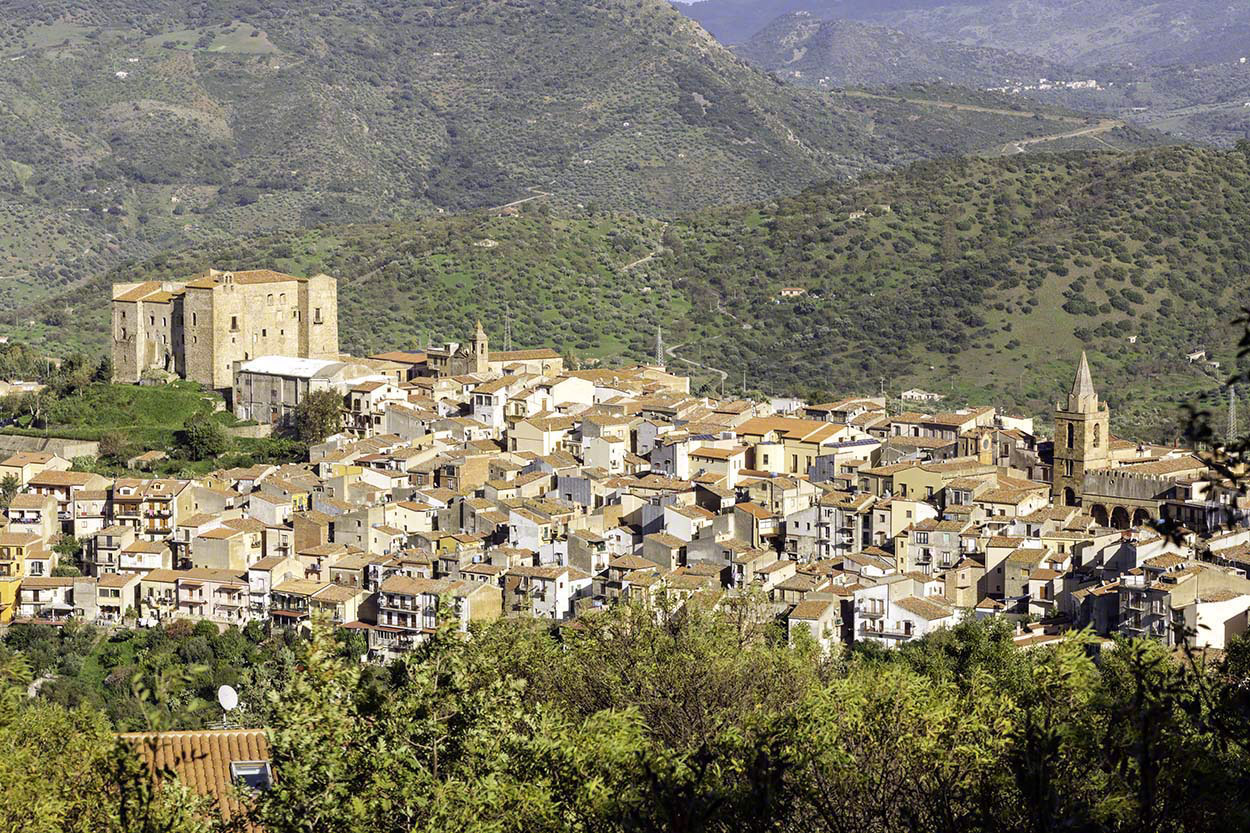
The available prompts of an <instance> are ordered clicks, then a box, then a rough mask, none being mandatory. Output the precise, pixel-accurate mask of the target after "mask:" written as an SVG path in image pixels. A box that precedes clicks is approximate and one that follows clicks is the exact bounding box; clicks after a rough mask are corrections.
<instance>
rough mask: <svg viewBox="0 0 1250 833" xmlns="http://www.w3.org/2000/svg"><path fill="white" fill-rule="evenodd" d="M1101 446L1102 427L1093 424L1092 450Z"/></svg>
mask: <svg viewBox="0 0 1250 833" xmlns="http://www.w3.org/2000/svg"><path fill="white" fill-rule="evenodd" d="M1101 444H1102V425H1100V424H1099V423H1097V422H1095V423H1094V448H1098V446H1100V445H1101Z"/></svg>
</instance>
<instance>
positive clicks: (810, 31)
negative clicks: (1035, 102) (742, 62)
mask: <svg viewBox="0 0 1250 833" xmlns="http://www.w3.org/2000/svg"><path fill="white" fill-rule="evenodd" d="M734 51H735V52H736V53H737V54H739V55H741V56H742V57H743V58H746V59H747V60H748V61H750V62H751V63H753V64H755V65H756V66H760V67H763V68H765V69H768V70H772V71H776V72H782V73H783V74H786V75H788V76H791V77H796V78H800V79H802V80H804V81H806V82H808V83H819V84H827V85H829V86H834V87H847V86H866V87H874V86H882V85H888V84H906V83H914V82H927V81H934V80H941V81H946V82H948V83H951V84H956V85H960V86H967V87H973V88H985V87H994V86H1005V85H1009V84H1012V83H1020V82H1021V81H1030V82H1032V83H1036V82H1037V80H1038V79H1040V78H1056V77H1068V75H1069V74H1070V72H1071V71H1070V70H1068V69H1067V68H1066V67H1061V66H1059V65H1057V64H1054V63H1052V62H1050V61H1047V60H1045V59H1042V58H1037V57H1035V56H1031V55H1022V54H1019V53H1013V52H1007V51H1005V50H1001V49H989V48H985V47H977V46H965V45H963V44H958V43H947V42H939V41H932V40H927V39H925V38H921V37H917V36H915V35H912V34H908V33H906V32H901V31H899V30H897V29H889V28H886V27H883V26H872V25H869V24H865V23H859V22H856V21H851V20H822V19H820V18H818V17H816V16H814V15H812V14H811V13H809V12H794V13H793V14H788V15H783V16H782V17H779V18H777V19H776V20H774V21H773V22H772V23H770V24H769V25H767V26H765V27H764V28H763V29H761V30H760V31H759V32H757V33H756V34H755V35H754V36H753V37H752V38H751V39H750V40H749V41H747V42H746V43H744V44H741V45H739V46H735V47H734Z"/></svg>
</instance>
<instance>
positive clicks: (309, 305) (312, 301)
mask: <svg viewBox="0 0 1250 833" xmlns="http://www.w3.org/2000/svg"><path fill="white" fill-rule="evenodd" d="M300 289H301V291H302V293H303V296H304V297H303V299H302V300H301V304H300V306H301V309H302V311H303V321H304V322H305V324H304V326H303V327H302V328H301V333H300V338H301V344H300V347H301V348H302V350H303V352H302V353H300V354H299V355H301V356H306V357H307V358H310V359H337V358H338V357H339V300H338V281H336V280H335V279H334V278H332V277H330V276H329V275H314V276H313V277H311V278H309V279H308V280H307V281H305V282H304V283H302V284H301V285H300Z"/></svg>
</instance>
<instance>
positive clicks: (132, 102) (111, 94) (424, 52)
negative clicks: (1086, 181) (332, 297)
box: [0, 0, 1063, 309]
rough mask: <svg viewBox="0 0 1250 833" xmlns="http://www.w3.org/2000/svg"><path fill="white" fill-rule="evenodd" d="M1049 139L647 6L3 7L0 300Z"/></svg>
mask: <svg viewBox="0 0 1250 833" xmlns="http://www.w3.org/2000/svg"><path fill="white" fill-rule="evenodd" d="M995 106H996V107H998V108H1000V109H1001V108H1009V107H1010V106H1011V105H1010V102H1005V101H1004V102H998V103H997V104H996V105H995ZM1062 126H1063V125H1062V124H1061V123H1059V122H1048V121H1047V120H1046V119H1042V120H1041V121H1036V122H1035V121H1030V120H1028V119H1022V118H1019V117H1018V116H1012V115H1011V114H1010V113H1008V114H1007V115H1003V114H1002V113H997V114H995V113H991V112H980V113H976V112H972V111H965V112H959V111H953V110H947V109H943V108H937V107H932V106H916V105H912V104H906V103H899V102H898V101H896V100H894V99H892V98H883V99H871V98H864V97H852V96H848V95H835V94H829V93H821V92H817V91H812V90H801V89H796V88H794V87H792V86H790V85H783V84H779V83H778V82H777V81H776V80H775V79H773V78H771V77H769V76H768V75H767V74H766V73H764V72H762V71H760V70H758V69H756V68H754V67H751V66H749V65H747V64H746V63H745V62H744V61H742V60H741V59H739V58H738V57H736V56H734V55H733V54H732V53H731V52H729V51H728V50H727V49H726V48H724V47H723V46H722V45H720V44H719V43H717V42H716V41H715V40H714V39H712V38H711V37H710V36H708V34H707V33H706V32H705V31H703V30H702V29H701V28H699V27H698V26H696V25H694V24H693V23H691V22H690V21H689V20H687V19H686V18H685V17H683V16H681V15H680V14H679V13H678V12H677V11H675V10H674V9H673V8H672V7H671V6H670V5H669V4H667V3H665V2H662V0H421V1H420V2H407V0H371V2H369V3H358V2H351V0H274V2H266V3H257V2H254V0H204V1H203V2H192V0H90V2H86V0H55V2H36V1H35V0H11V2H8V3H6V5H5V12H4V14H3V15H0V193H3V195H4V199H3V200H0V276H4V277H6V278H10V279H9V280H5V281H3V282H0V306H5V307H7V308H14V307H21V308H35V309H38V308H39V305H40V301H41V299H42V298H43V297H44V296H45V295H46V293H47V291H48V290H49V289H50V288H55V287H59V286H68V285H73V284H74V283H76V282H78V281H81V280H83V279H84V278H85V277H87V276H89V275H92V274H98V273H99V272H102V271H104V270H106V269H108V268H110V267H111V266H113V265H114V264H116V263H118V262H120V261H122V260H124V259H126V258H130V257H150V256H153V255H156V254H158V253H160V252H163V251H169V250H171V249H177V248H180V247H183V246H187V245H192V244H195V245H199V244H205V243H210V242H214V241H228V240H231V239H233V238H236V237H238V236H244V235H252V234H257V233H264V232H269V231H278V230H283V229H300V228H306V227H310V226H316V225H321V224H327V223H335V224H341V223H351V222H377V221H389V220H392V219H395V218H403V217H409V216H414V215H420V214H427V213H431V212H438V211H463V210H471V209H480V208H492V207H496V206H501V205H504V204H507V203H511V202H514V201H517V200H521V199H527V198H541V199H543V200H545V201H546V202H547V203H549V204H551V205H553V206H554V207H556V208H557V209H559V210H574V209H576V207H577V206H578V205H585V206H588V207H598V208H611V209H624V210H629V211H633V212H638V213H643V214H647V215H652V216H673V215H675V214H677V213H680V212H685V211H689V210H694V209H697V208H701V207H704V206H707V205H713V204H723V203H744V202H748V201H751V200H756V199H761V198H766V197H771V196H777V195H783V194H787V193H795V192H797V191H799V190H801V189H803V188H805V187H807V186H809V185H811V184H813V183H817V182H823V181H827V180H847V179H849V178H851V177H853V176H856V175H859V174H862V173H865V172H872V171H879V170H883V169H886V168H888V167H890V166H892V165H896V164H900V163H906V162H910V161H912V160H915V159H920V158H929V157H934V156H944V155H952V154H961V153H967V152H977V151H985V150H993V149H995V148H1000V147H1002V146H1003V143H1005V142H1007V141H1008V140H1010V139H1013V138H1022V137H1025V136H1032V135H1037V134H1039V133H1046V132H1050V133H1056V132H1059V130H1060V129H1061V127H1062Z"/></svg>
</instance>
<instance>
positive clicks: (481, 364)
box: [473, 320, 490, 373]
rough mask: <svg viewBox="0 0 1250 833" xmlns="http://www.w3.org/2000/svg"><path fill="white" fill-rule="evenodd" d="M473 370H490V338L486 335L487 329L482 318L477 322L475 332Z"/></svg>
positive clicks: (485, 371) (483, 371)
mask: <svg viewBox="0 0 1250 833" xmlns="http://www.w3.org/2000/svg"><path fill="white" fill-rule="evenodd" d="M473 372H474V373H488V372H490V339H488V338H487V337H486V331H485V330H483V329H482V322H481V321H480V320H479V321H478V322H477V329H476V330H474V332H473Z"/></svg>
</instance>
